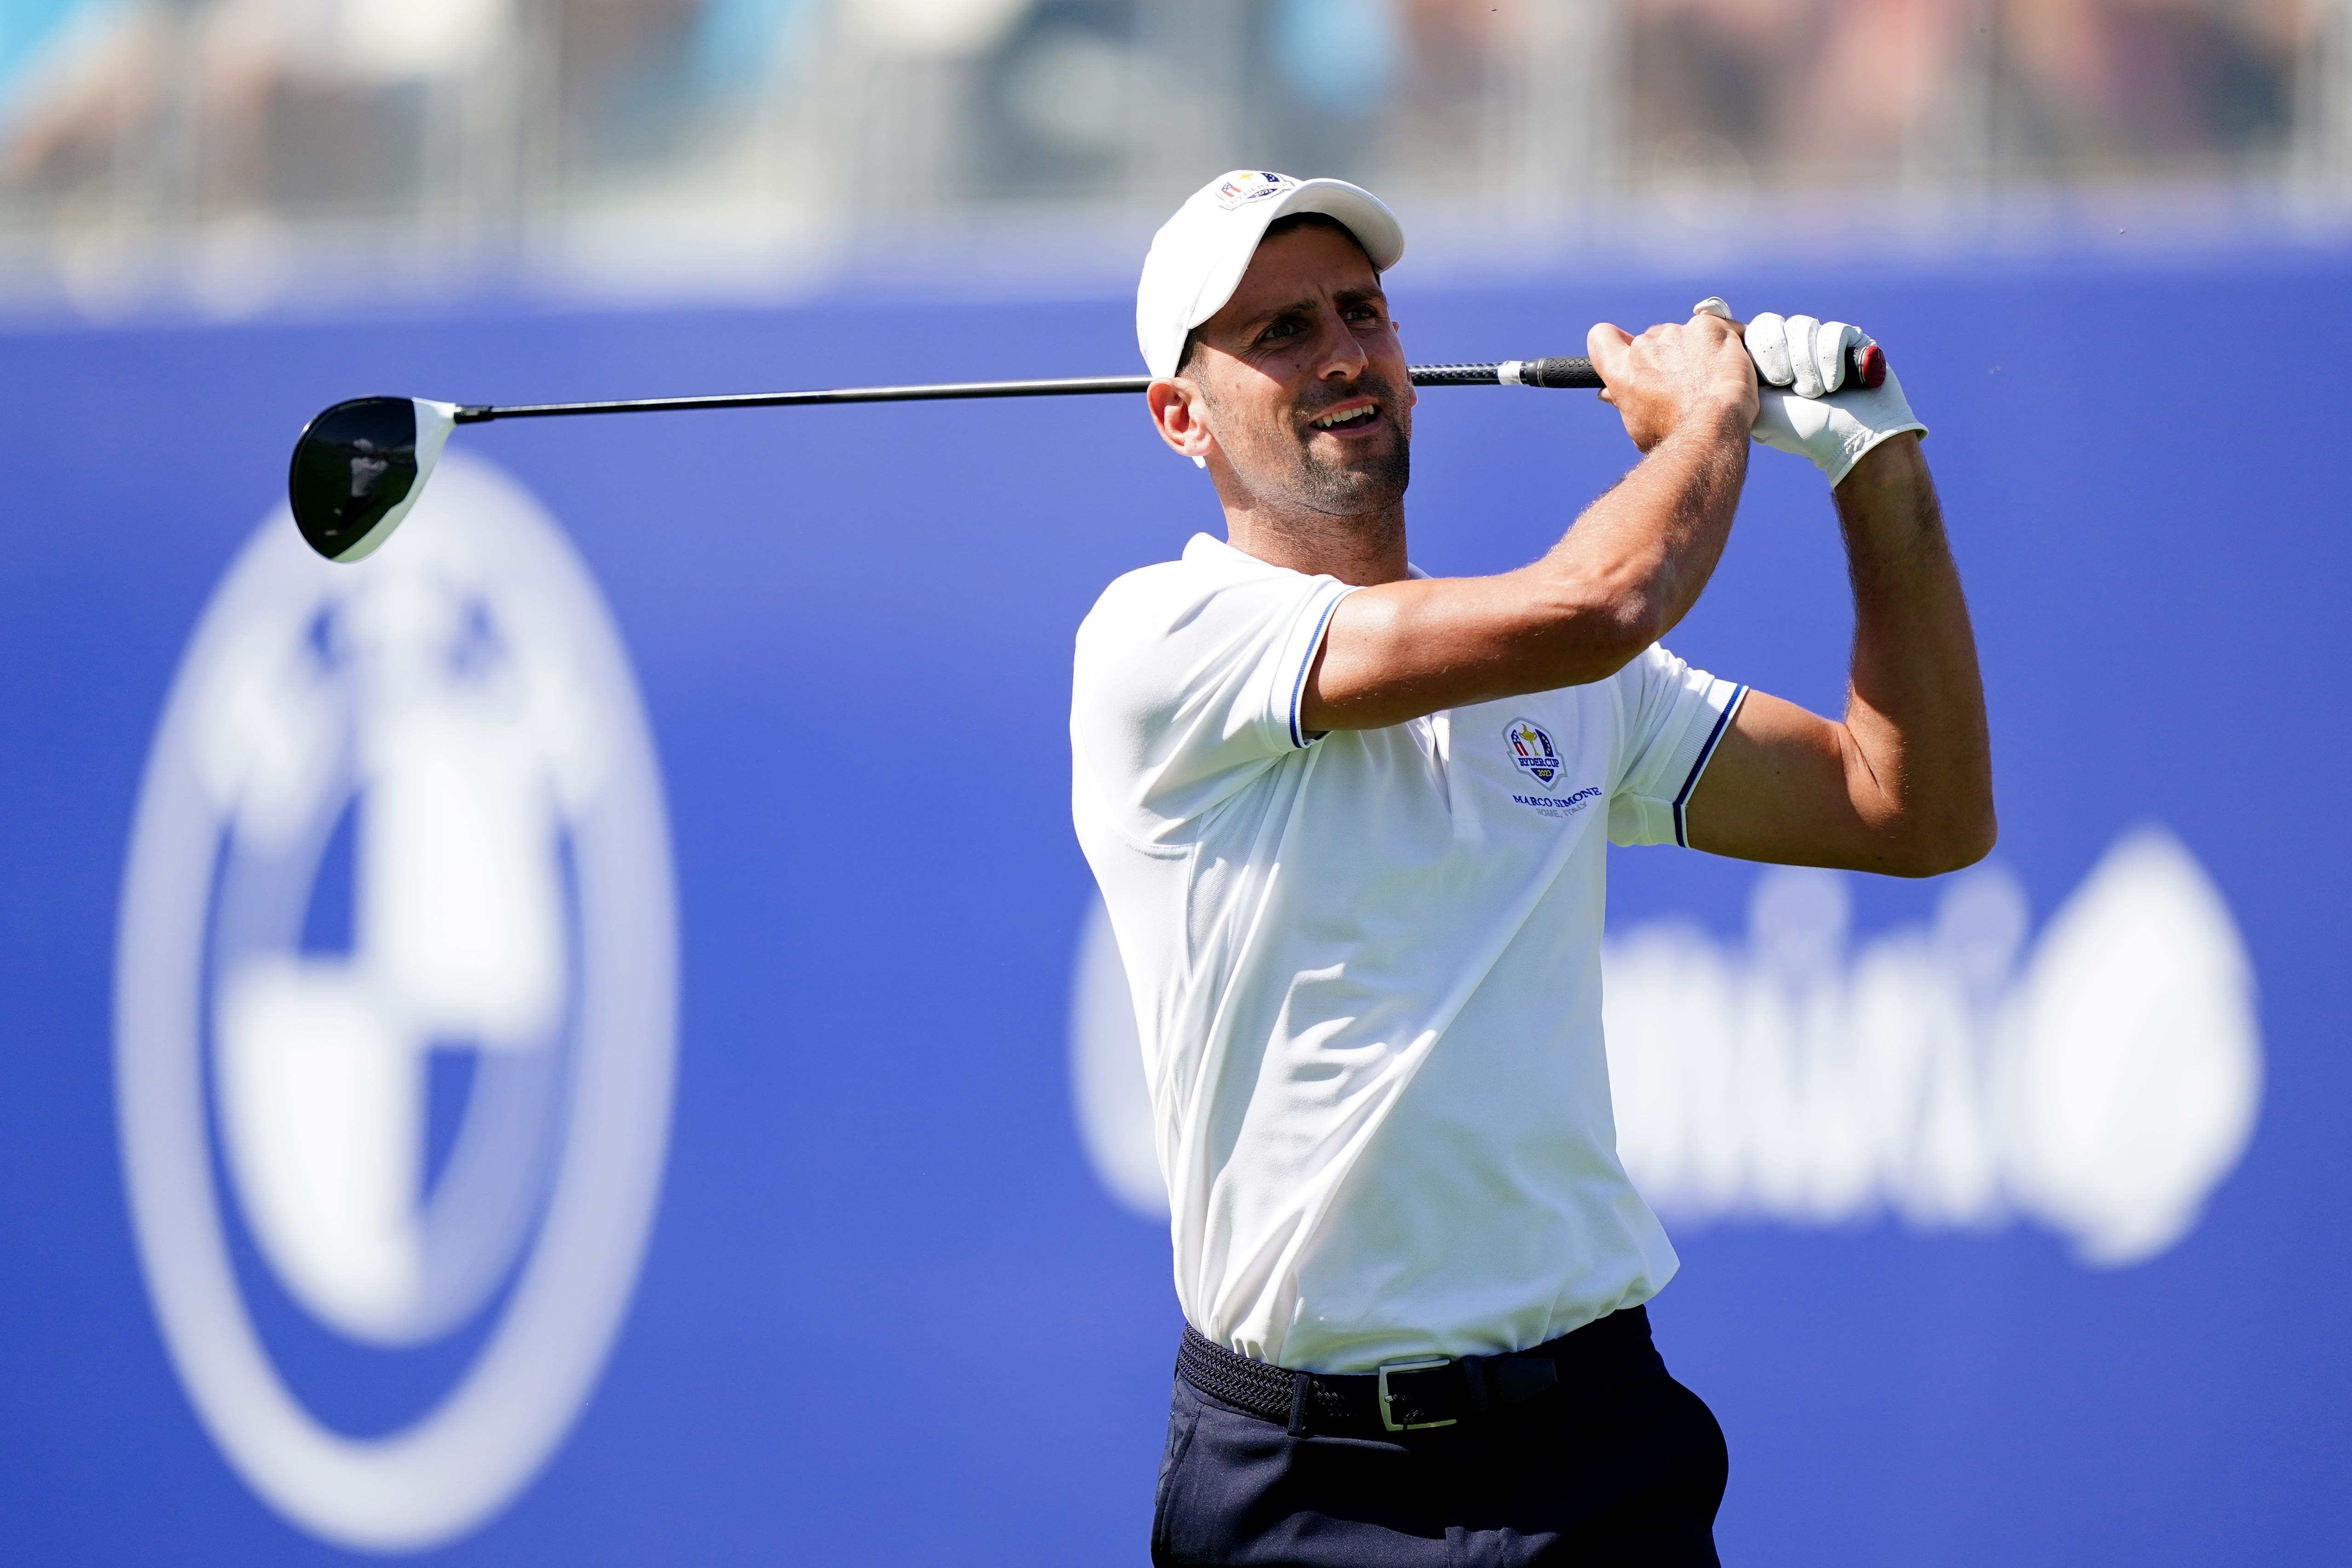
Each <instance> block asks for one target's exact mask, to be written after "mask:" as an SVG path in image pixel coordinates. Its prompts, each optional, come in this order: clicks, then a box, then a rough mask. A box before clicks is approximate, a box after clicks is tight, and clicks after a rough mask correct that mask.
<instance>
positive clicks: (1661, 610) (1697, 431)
mask: <svg viewBox="0 0 2352 1568" xmlns="http://www.w3.org/2000/svg"><path fill="white" fill-rule="evenodd" d="M1747 479H1748V426H1747V422H1746V418H1745V411H1744V410H1741V409H1738V408H1727V409H1725V410H1723V411H1721V412H1720V413H1719V414H1717V415H1715V416H1711V417H1707V418H1701V419H1693V420H1691V421H1689V422H1688V423H1686V424H1685V425H1682V426H1678V427H1677V428H1676V429H1675V432H1674V434H1672V435H1670V436H1668V437H1666V438H1665V439H1664V440H1663V441H1661V442H1659V443H1658V444H1657V445H1656V446H1655V447H1651V448H1650V450H1649V453H1648V455H1647V456H1645V457H1644V458H1643V459H1642V461H1641V463H1640V464H1639V465H1638V466H1636V467H1635V468H1633V471H1632V472H1630V473H1628V474H1627V475H1626V476H1625V477H1624V479H1622V480H1620V481H1619V482H1618V484H1617V485H1616V486H1615V487H1614V488H1613V489H1611V490H1610V491H1609V493H1608V494H1606V495H1604V496H1602V497H1601V499H1600V500H1597V501H1594V502H1593V503H1592V505H1591V507H1589V508H1587V509H1586V510H1585V512H1584V515H1583V516H1582V517H1580V518H1579V519H1578V520H1577V521H1576V525H1575V526H1574V527H1573V528H1571V529H1570V530H1569V531H1568V534H1567V537H1565V538H1563V539H1562V540H1561V541H1560V542H1559V544H1557V545H1555V546H1554V547H1553V548H1552V550H1551V552H1549V554H1547V555H1546V556H1545V557H1544V558H1543V559H1542V560H1541V561H1539V562H1538V563H1535V564H1534V565H1533V566H1530V567H1528V568H1526V570H1525V571H1524V572H1523V573H1519V574H1514V575H1519V576H1526V577H1532V578H1535V579H1536V580H1538V582H1541V583H1542V584H1544V587H1545V589H1546V590H1548V591H1549V593H1550V594H1552V595H1557V596H1559V598H1560V599H1562V600H1563V601H1564V602H1566V603H1569V604H1572V605H1575V606H1576V607H1577V608H1578V609H1579V610H1581V611H1584V612H1586V613H1588V614H1589V613H1591V611H1592V610H1593V609H1595V608H1598V609H1601V610H1602V611H1603V612H1605V613H1606V614H1607V615H1609V616H1613V617H1614V618H1615V619H1617V620H1619V621H1620V622H1622V625H1623V627H1624V633H1625V635H1624V636H1623V637H1620V638H1618V639H1616V640H1615V642H1614V644H1613V645H1612V650H1611V651H1612V653H1614V654H1616V655H1618V656H1620V657H1619V658H1618V664H1619V665H1622V663H1623V656H1627V655H1629V654H1630V653H1638V652H1640V651H1641V650H1642V649H1643V648H1645V647H1649V646H1650V645H1651V644H1652V643H1654V642H1655V641H1657V640H1658V639H1659V638H1660V637H1664V636H1665V635H1666V634H1667V633H1668V632H1670V631H1672V630H1673V629H1674V628H1675V626H1676V625H1677V624H1678V623H1679V622H1680V621H1681V620H1682V618H1683V617H1684V616H1686V615H1688V614H1689V613H1690V609H1691V606H1692V605H1695V604H1696V603H1698V596H1699V595H1700V593H1701V592H1702V591H1703V590H1705V588H1706V584H1707V581H1708V579H1709V578H1711V577H1713V576H1714V574H1715V568H1716V563H1717V562H1719V561H1721V560H1722V559H1723V547H1724V545H1725V543H1726V542H1728V541H1729V539H1730V538H1731V520H1732V518H1733V516H1734V514H1735V513H1737V512H1738V510H1739V492H1740V489H1741V487H1742V486H1743V485H1745V484H1746V482H1747ZM1615 668H1617V665H1612V666H1611V667H1610V668H1608V669H1602V670H1598V671H1596V672H1594V673H1591V674H1585V675H1583V676H1582V677H1581V679H1588V680H1590V679H1601V677H1602V676H1605V675H1608V674H1611V673H1613V671H1614V669H1615ZM1549 684H1550V685H1555V686H1566V685H1570V684H1573V682H1572V681H1570V680H1557V681H1552V682H1549Z"/></svg>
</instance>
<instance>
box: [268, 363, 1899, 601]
mask: <svg viewBox="0 0 2352 1568" xmlns="http://www.w3.org/2000/svg"><path fill="white" fill-rule="evenodd" d="M1411 374H1412V384H1414V385H1415V386H1544V387H1565V388H1574V387H1584V388H1588V389H1590V388H1595V387H1598V386H1600V385H1601V376H1600V374H1598V373H1597V372H1596V371H1594V370H1593V368H1592V362H1591V360H1588V359H1582V358H1568V357H1562V358H1555V359H1528V360H1517V359H1515V360H1504V361H1502V362H1501V363H1496V364H1428V365H1414V366H1413V367H1412V372H1411ZM1846 377H1847V380H1848V381H1849V382H1852V383H1853V384H1859V385H1862V386H1876V385H1878V384H1881V383H1882V382H1884V381H1885V379H1886V361H1885V356H1884V355H1883V354H1881V353H1879V351H1878V349H1877V348H1876V347H1875V346H1872V347H1868V348H1862V349H1849V350H1847V351H1846ZM1150 384H1151V378H1150V376H1144V375H1098V376H1080V377H1076V378H1073V379H1067V380H1061V381H966V382H949V383H944V384H938V385H931V386H846V387H835V388H833V389H831V390H828V391H821V392H744V393H729V394H722V395H718V396H712V397H646V398H635V399H625V400H620V401H615V402H607V403H532V404H520V405H513V406H509V407H503V408H501V407H494V406H491V405H480V404H476V405H466V404H456V403H436V402H433V401H432V400H431V399H429V398H423V397H355V398H352V400H350V401H349V402H347V403H338V404H336V405H334V406H333V407H332V408H330V409H328V410H326V411H325V412H324V413H322V414H320V416H318V417H317V418H315V419H313V420H311V421H310V424H308V425H307V426H303V429H302V434H301V436H300V437H299V438H298V439H297V440H296V441H295V443H294V463H293V468H292V471H291V472H290V473H289V476H288V478H287V491H288V496H289V500H291V501H292V503H293V507H294V523H295V526H296V527H298V528H299V529H300V530H301V531H302V537H303V538H304V539H305V540H307V541H309V542H310V548H311V549H313V550H315V551H317V552H319V553H320V554H321V555H323V556H325V557H326V558H327V559H328V560H330V561H361V560H364V559H366V558H367V557H368V556H369V555H372V554H373V553H374V552H376V550H377V549H378V548H380V547H381V546H382V545H383V542H384V541H385V540H386V539H389V538H390V537H391V536H392V531H393V530H394V529H395V528H398V527H399V526H400V522H401V520H402V519H403V518H404V517H406V516H407V515H408V512H409V509H410V508H412V507H414V506H415V504H416V498H417V497H418V496H420V495H422V494H423V493H424V491H425V481H426V480H427V479H431V478H432V477H433V465H434V464H435V463H436V461H438V460H439V458H440V456H441V448H442V447H443V446H444V445H446V443H447V441H448V439H449V433H450V431H452V430H454V429H456V428H457V426H460V425H481V424H487V423H488V421H490V420H493V419H550V418H554V417H557V416H562V415H572V414H656V413H662V412H667V411H678V410H685V409H695V408H795V407H805V406H808V405H815V404H825V403H924V402H932V401H940V400H946V399H951V398H966V397H1070V396H1079V395H1088V394H1095V393H1118V392H1125V393H1137V392H1141V391H1142V390H1143V389H1144V388H1145V387H1148V386H1150Z"/></svg>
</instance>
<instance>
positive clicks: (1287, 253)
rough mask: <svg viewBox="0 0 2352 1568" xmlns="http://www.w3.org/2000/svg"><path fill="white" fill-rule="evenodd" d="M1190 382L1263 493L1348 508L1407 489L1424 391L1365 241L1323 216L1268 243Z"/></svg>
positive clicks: (1229, 451)
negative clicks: (1416, 406) (1415, 382)
mask: <svg viewBox="0 0 2352 1568" xmlns="http://www.w3.org/2000/svg"><path fill="white" fill-rule="evenodd" d="M1182 374H1183V375H1184V377H1185V379H1187V380H1190V381H1192V383H1193V384H1195V385H1197V386H1198V387H1199V388H1200V389H1201V391H1202V395H1203V397H1204V398H1205V401H1206V404H1207V406H1206V408H1205V409H1204V410H1203V411H1202V412H1203V413H1204V415H1205V417H1206V422H1207V424H1208V426H1209V430H1210V432H1211V433H1212V434H1213V436H1215V437H1216V441H1217V445H1218V447H1220V448H1222V449H1223V452H1224V455H1225V458H1226V459H1227V461H1229V462H1230V463H1231V464H1232V465H1233V468H1234V474H1235V475H1236V476H1237V477H1238V478H1239V479H1240V480H1241V482H1242V483H1243V485H1244V487H1246V488H1247V489H1248V490H1249V491H1250V492H1251V494H1253V495H1254V496H1257V497H1260V498H1262V499H1264V500H1269V501H1275V502H1277V503H1283V502H1286V503H1289V504H1292V505H1297V506H1304V507H1306V508H1307V509H1309V510H1314V511H1318V512H1324V513H1328V514H1329V515H1332V516H1336V517H1359V516H1362V515H1365V514H1367V513H1370V512H1379V511H1384V510H1388V509H1390V508H1392V507H1394V506H1395V505H1396V504H1397V502H1398V501H1399V500H1401V499H1402V497H1403V495H1404V489H1405V482H1406V479H1407V475H1408V469H1409V461H1408V457H1407V448H1408V447H1409V445H1410V443H1411V439H1412V405H1413V397H1414V394H1413V388H1412V379H1411V377H1410V376H1409V375H1408V374H1406V370H1405V362H1404V349H1403V347H1402V344H1400V343H1399V342H1397V332H1396V324H1395V323H1394V322H1393V321H1390V320H1389V310H1388V296H1386V295H1385V294H1383V293H1381V279H1380V274H1379V273H1377V272H1375V271H1373V270H1372V264H1371V261H1370V258H1367V257H1366V256H1365V255H1364V252H1363V247H1360V246H1359V245H1358V244H1357V243H1356V242H1355V240H1354V239H1353V238H1352V237H1349V235H1348V234H1346V233H1345V232H1343V231H1341V230H1339V229H1335V228H1330V227H1327V226H1323V225H1319V224H1317V225H1309V226H1303V227H1300V228H1296V229H1292V230H1290V231H1289V232H1287V233H1285V234H1282V235H1279V236H1277V237H1275V238H1273V239H1270V240H1267V241H1266V242H1265V244H1263V245H1261V246H1259V247H1258V249H1257V254H1256V256H1255V258H1252V260H1251V262H1250V267H1249V271H1248V272H1247V273H1246V274H1245V275H1244V277H1243V279H1242V282H1241V287H1240V288H1238V289H1235V290H1234V297H1233V298H1232V299H1231V300H1227V301H1226V302H1225V307H1224V309H1223V310H1219V311H1218V312H1217V313H1216V314H1215V315H1213V316H1212V317H1210V318H1209V320H1208V321H1205V322H1203V323H1202V327H1201V338H1200V342H1199V343H1198V345H1197V346H1196V347H1195V349H1194V351H1193V355H1192V363H1191V365H1190V367H1189V368H1188V369H1187V370H1185V371H1184V372H1183V373H1182Z"/></svg>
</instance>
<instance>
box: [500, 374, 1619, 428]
mask: <svg viewBox="0 0 2352 1568" xmlns="http://www.w3.org/2000/svg"><path fill="white" fill-rule="evenodd" d="M1411 374H1412V384H1414V385H1415V386H1497V385H1514V386H1546V387H1588V388H1589V387H1597V386H1599V385H1600V384H1601V378H1600V376H1599V375H1597V374H1594V372H1593V369H1592V364H1591V361H1589V360H1584V359H1574V358H1559V359H1539V360H1508V361H1505V362H1503V363H1498V364H1423V365H1414V366H1413V367H1412V372H1411ZM1150 384H1151V378H1150V376H1147V375H1091V376H1076V377H1070V378H1066V379H1063V380H1059V381H956V382H945V383H941V384H935V385H930V386H839V387H832V388H829V389H826V390H824V391H817V392H739V393H723V394H720V395H718V396H714V397H634V398H624V399H618V400H614V401H611V402H604V403H525V404H516V405H509V406H506V407H499V406H496V405H487V404H481V405H471V406H467V407H460V408H459V409H458V410H457V423H458V424H460V425H479V424H483V423H486V422H488V421H489V420H492V419H551V418H555V417H558V416H563V415H571V414H663V413H677V412H683V411H685V410H688V409H694V408H797V407H806V406H812V405H818V404H826V403H932V402H941V401H946V400H949V399H953V398H971V397H1083V396H1087V395H1094V394H1097V393H1137V392H1141V391H1142V390H1143V389H1144V388H1145V387H1147V386H1150Z"/></svg>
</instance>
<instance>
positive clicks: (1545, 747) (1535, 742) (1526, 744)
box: [1503, 719, 1559, 784]
mask: <svg viewBox="0 0 2352 1568" xmlns="http://www.w3.org/2000/svg"><path fill="white" fill-rule="evenodd" d="M1503 735H1504V738H1505V739H1507V740H1508V741H1509V742H1511V757H1512V761H1514V762H1515V763H1517V764H1518V767H1519V771H1520V772H1521V773H1530V774H1532V775H1534V777H1535V778H1536V780H1537V781H1538V783H1541V784H1549V783H1551V781H1552V780H1554V779H1556V778H1558V777H1559V749H1558V748H1557V747H1555V746H1553V744H1552V743H1551V736H1550V734H1549V732H1548V731H1545V729H1544V728H1543V726H1541V725H1540V724H1538V723H1535V722H1534V721H1531V720H1527V719H1514V720H1512V721H1511V722H1510V726H1509V727H1508V728H1507V729H1506V730H1505V731H1503Z"/></svg>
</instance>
